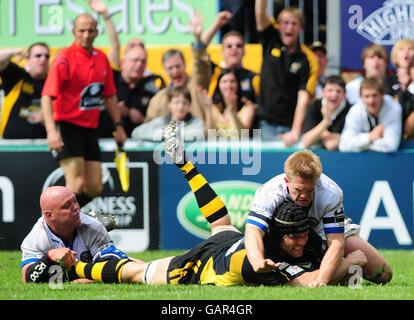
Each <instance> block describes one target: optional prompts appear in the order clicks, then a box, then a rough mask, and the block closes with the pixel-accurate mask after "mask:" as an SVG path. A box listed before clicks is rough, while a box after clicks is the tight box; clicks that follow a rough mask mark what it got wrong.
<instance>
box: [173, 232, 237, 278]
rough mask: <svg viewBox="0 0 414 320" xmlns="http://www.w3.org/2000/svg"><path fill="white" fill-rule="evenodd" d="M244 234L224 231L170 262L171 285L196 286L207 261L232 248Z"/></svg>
mask: <svg viewBox="0 0 414 320" xmlns="http://www.w3.org/2000/svg"><path fill="white" fill-rule="evenodd" d="M243 236H244V235H243V234H242V233H240V232H235V231H222V232H219V233H217V234H215V235H214V236H211V237H210V238H208V239H206V240H204V241H203V242H201V243H199V244H198V245H197V246H195V247H194V248H193V249H191V250H189V251H187V252H186V253H184V254H183V255H181V256H177V257H175V258H173V259H172V260H171V261H170V264H169V266H168V272H167V282H168V283H169V284H196V283H199V280H200V274H201V272H202V270H203V268H204V265H205V264H206V263H207V261H208V260H209V259H210V258H211V257H212V256H214V255H215V254H217V253H219V252H221V251H222V250H223V249H226V248H229V247H231V246H232V245H233V244H234V243H236V242H237V241H238V240H240V239H241V238H243Z"/></svg>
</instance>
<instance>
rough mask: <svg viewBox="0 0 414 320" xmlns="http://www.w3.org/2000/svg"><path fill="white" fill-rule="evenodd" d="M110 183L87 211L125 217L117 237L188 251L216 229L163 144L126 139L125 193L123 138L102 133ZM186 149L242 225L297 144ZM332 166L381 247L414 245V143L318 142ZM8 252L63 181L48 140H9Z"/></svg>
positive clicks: (2, 161) (2, 237)
mask: <svg viewBox="0 0 414 320" xmlns="http://www.w3.org/2000/svg"><path fill="white" fill-rule="evenodd" d="M100 146H101V150H102V154H103V162H102V165H103V182H104V191H103V193H102V195H101V196H100V197H97V198H95V199H94V200H93V202H91V203H90V204H89V205H87V207H84V208H83V209H82V210H84V211H86V210H90V209H94V210H102V211H104V212H106V213H111V214H113V215H114V216H115V217H116V220H117V223H118V227H119V228H118V229H116V230H113V231H111V233H110V234H111V236H112V238H113V239H114V241H115V243H116V244H117V245H118V246H119V247H120V248H121V249H123V250H125V251H128V252H133V251H144V250H147V249H158V248H161V249H189V248H191V247H192V246H194V245H195V244H197V243H199V242H200V241H201V240H202V239H204V238H206V237H207V236H208V234H209V229H208V225H207V223H206V222H205V219H204V218H203V217H202V216H201V214H200V211H199V210H198V207H197V203H196V202H195V198H194V196H193V194H192V192H191V190H190V188H189V186H188V184H187V182H186V180H185V179H184V178H183V175H182V173H181V171H180V170H179V169H178V168H177V167H176V166H175V165H173V164H172V163H171V161H170V159H169V158H168V157H166V156H165V154H164V153H163V151H162V144H161V143H159V144H155V145H154V144H142V143H138V142H135V141H132V140H128V141H127V143H126V146H125V148H126V151H127V154H128V157H129V160H130V162H129V164H130V174H131V180H130V181H131V185H130V189H129V191H128V192H126V193H125V192H123V191H122V188H121V186H120V183H119V178H118V173H117V170H116V166H115V163H114V162H113V160H114V156H115V154H114V150H115V144H114V142H113V140H112V139H108V140H107V139H102V140H101V141H100ZM186 150H187V154H188V155H189V157H190V158H191V159H192V161H193V162H194V163H195V164H196V165H197V167H198V169H199V171H200V172H201V173H202V174H203V175H204V176H205V178H206V179H207V180H208V181H209V182H210V184H211V185H212V187H213V188H214V190H215V191H216V192H217V193H218V194H219V196H220V197H221V198H222V199H223V200H224V202H225V203H226V205H227V208H228V210H229V213H230V216H231V219H232V223H233V224H234V225H235V226H236V227H238V228H239V229H240V230H242V231H243V228H244V222H245V220H246V217H247V214H248V211H249V208H250V205H251V202H252V200H253V196H254V192H255V190H256V189H257V188H258V187H259V186H260V185H261V184H263V183H264V182H266V181H267V180H269V179H270V178H272V177H273V176H275V175H277V174H279V173H281V172H282V171H283V163H284V161H285V160H286V158H287V157H288V156H289V155H290V154H291V153H292V152H294V151H296V150H298V149H297V148H283V147H281V145H280V144H278V143H265V142H260V141H252V140H248V141H241V142H234V141H233V142H231V143H227V144H225V143H223V142H220V143H218V142H217V141H212V142H208V143H198V144H189V145H186ZM315 153H316V154H318V155H319V156H320V158H321V161H322V164H323V172H324V173H325V174H327V175H328V176H329V177H331V178H332V179H333V180H335V181H336V183H337V184H338V185H339V186H340V187H341V188H342V190H343V191H344V208H345V214H346V215H347V216H349V217H350V218H352V220H353V222H354V223H357V224H360V225H361V234H360V235H361V236H362V237H363V238H365V239H367V240H368V241H369V242H370V243H372V244H373V245H374V246H376V247H378V248H384V249H414V245H413V237H414V208H413V203H414V169H413V163H414V148H413V146H412V144H411V145H410V144H405V146H404V147H403V148H402V149H401V150H400V151H398V152H396V153H389V154H385V153H376V152H361V153H341V152H338V151H325V150H315ZM0 168H1V169H0V191H1V193H0V194H1V197H0V198H1V202H0V208H1V209H0V210H1V211H0V213H1V218H0V250H18V249H19V247H20V243H21V241H22V240H23V238H24V237H25V235H26V234H27V233H28V232H29V231H30V229H31V228H32V226H33V224H34V223H35V221H36V220H37V219H38V218H39V217H40V215H41V212H40V207H39V196H40V193H41V192H42V190H44V189H45V188H46V187H47V186H50V185H63V184H64V179H63V173H62V171H61V169H60V168H59V166H58V165H57V163H56V162H55V160H53V159H52V157H51V154H50V152H49V149H48V147H47V145H46V143H45V141H44V140H30V141H22V140H16V141H11V140H10V141H7V142H6V141H5V140H3V141H0Z"/></svg>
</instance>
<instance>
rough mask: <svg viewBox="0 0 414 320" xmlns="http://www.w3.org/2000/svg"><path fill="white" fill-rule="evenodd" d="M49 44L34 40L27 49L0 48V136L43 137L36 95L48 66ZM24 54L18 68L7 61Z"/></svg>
mask: <svg viewBox="0 0 414 320" xmlns="http://www.w3.org/2000/svg"><path fill="white" fill-rule="evenodd" d="M49 54H50V53H49V48H48V46H47V45H46V44H44V43H34V44H32V45H31V46H30V47H29V48H28V50H27V51H25V50H23V49H20V48H4V49H1V50H0V78H1V80H2V86H3V89H4V94H5V97H4V100H3V105H2V108H1V122H0V136H1V137H3V138H6V139H36V138H46V131H45V128H44V125H43V123H42V122H43V117H42V112H41V110H40V97H41V92H42V88H43V85H44V83H45V79H46V76H47V72H48V70H49ZM25 55H27V63H26V66H25V68H22V67H20V66H18V65H17V64H15V63H14V62H11V61H10V59H12V58H13V57H16V58H17V59H21V58H23V57H25Z"/></svg>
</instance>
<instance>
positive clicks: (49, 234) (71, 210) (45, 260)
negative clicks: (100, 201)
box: [20, 186, 140, 282]
mask: <svg viewBox="0 0 414 320" xmlns="http://www.w3.org/2000/svg"><path fill="white" fill-rule="evenodd" d="M40 207H41V209H42V212H43V215H42V217H41V218H39V219H38V221H37V222H36V224H35V225H34V226H33V228H32V230H31V231H30V233H29V234H28V235H27V236H26V238H25V239H24V240H23V242H22V244H21V250H22V263H21V265H20V268H21V269H22V280H23V282H48V281H49V279H50V278H51V277H52V276H53V274H50V273H49V268H50V267H52V266H57V265H60V267H61V268H62V271H64V270H70V269H72V266H74V265H75V264H76V261H101V260H109V259H116V260H119V259H123V258H128V257H127V255H126V254H125V253H123V252H122V251H121V250H119V249H117V248H116V247H115V246H114V244H113V242H112V240H111V238H110V236H109V234H108V231H107V230H111V229H112V228H114V227H115V222H114V221H112V222H111V221H109V223H107V224H106V226H104V224H105V223H106V222H107V220H105V218H109V216H108V215H103V214H100V213H91V212H90V213H88V215H86V214H83V213H80V207H79V203H78V202H77V200H76V197H75V195H74V193H73V192H72V191H70V190H69V189H68V188H66V187H62V186H52V187H49V188H47V189H46V190H45V191H43V193H42V195H41V196H40ZM98 215H99V217H98ZM91 216H94V217H95V218H97V219H95V218H93V217H91ZM102 218H103V219H104V220H102ZM134 260H135V259H134ZM137 262H140V261H139V260H137ZM65 280H71V279H65ZM76 281H77V282H86V281H85V280H76Z"/></svg>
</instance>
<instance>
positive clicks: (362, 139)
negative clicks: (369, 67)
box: [339, 78, 402, 152]
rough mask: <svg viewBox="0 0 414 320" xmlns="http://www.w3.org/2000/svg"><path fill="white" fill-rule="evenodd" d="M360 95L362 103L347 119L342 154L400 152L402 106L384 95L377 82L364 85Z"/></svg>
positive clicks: (351, 110)
mask: <svg viewBox="0 0 414 320" xmlns="http://www.w3.org/2000/svg"><path fill="white" fill-rule="evenodd" d="M360 95H361V100H360V101H358V102H357V103H356V104H355V105H353V106H352V107H351V109H350V110H349V112H348V115H347V116H346V119H345V126H344V129H343V131H342V133H341V139H340V142H339V150H340V151H345V152H347V151H348V152H359V151H364V150H372V151H379V152H395V151H397V150H398V148H399V145H400V141H401V133H402V108H401V105H400V104H399V103H398V102H397V101H395V100H394V99H393V98H392V97H391V96H389V95H386V94H384V87H383V85H382V83H381V82H380V81H379V80H378V79H376V78H368V79H364V80H363V81H362V83H361V91H360Z"/></svg>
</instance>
